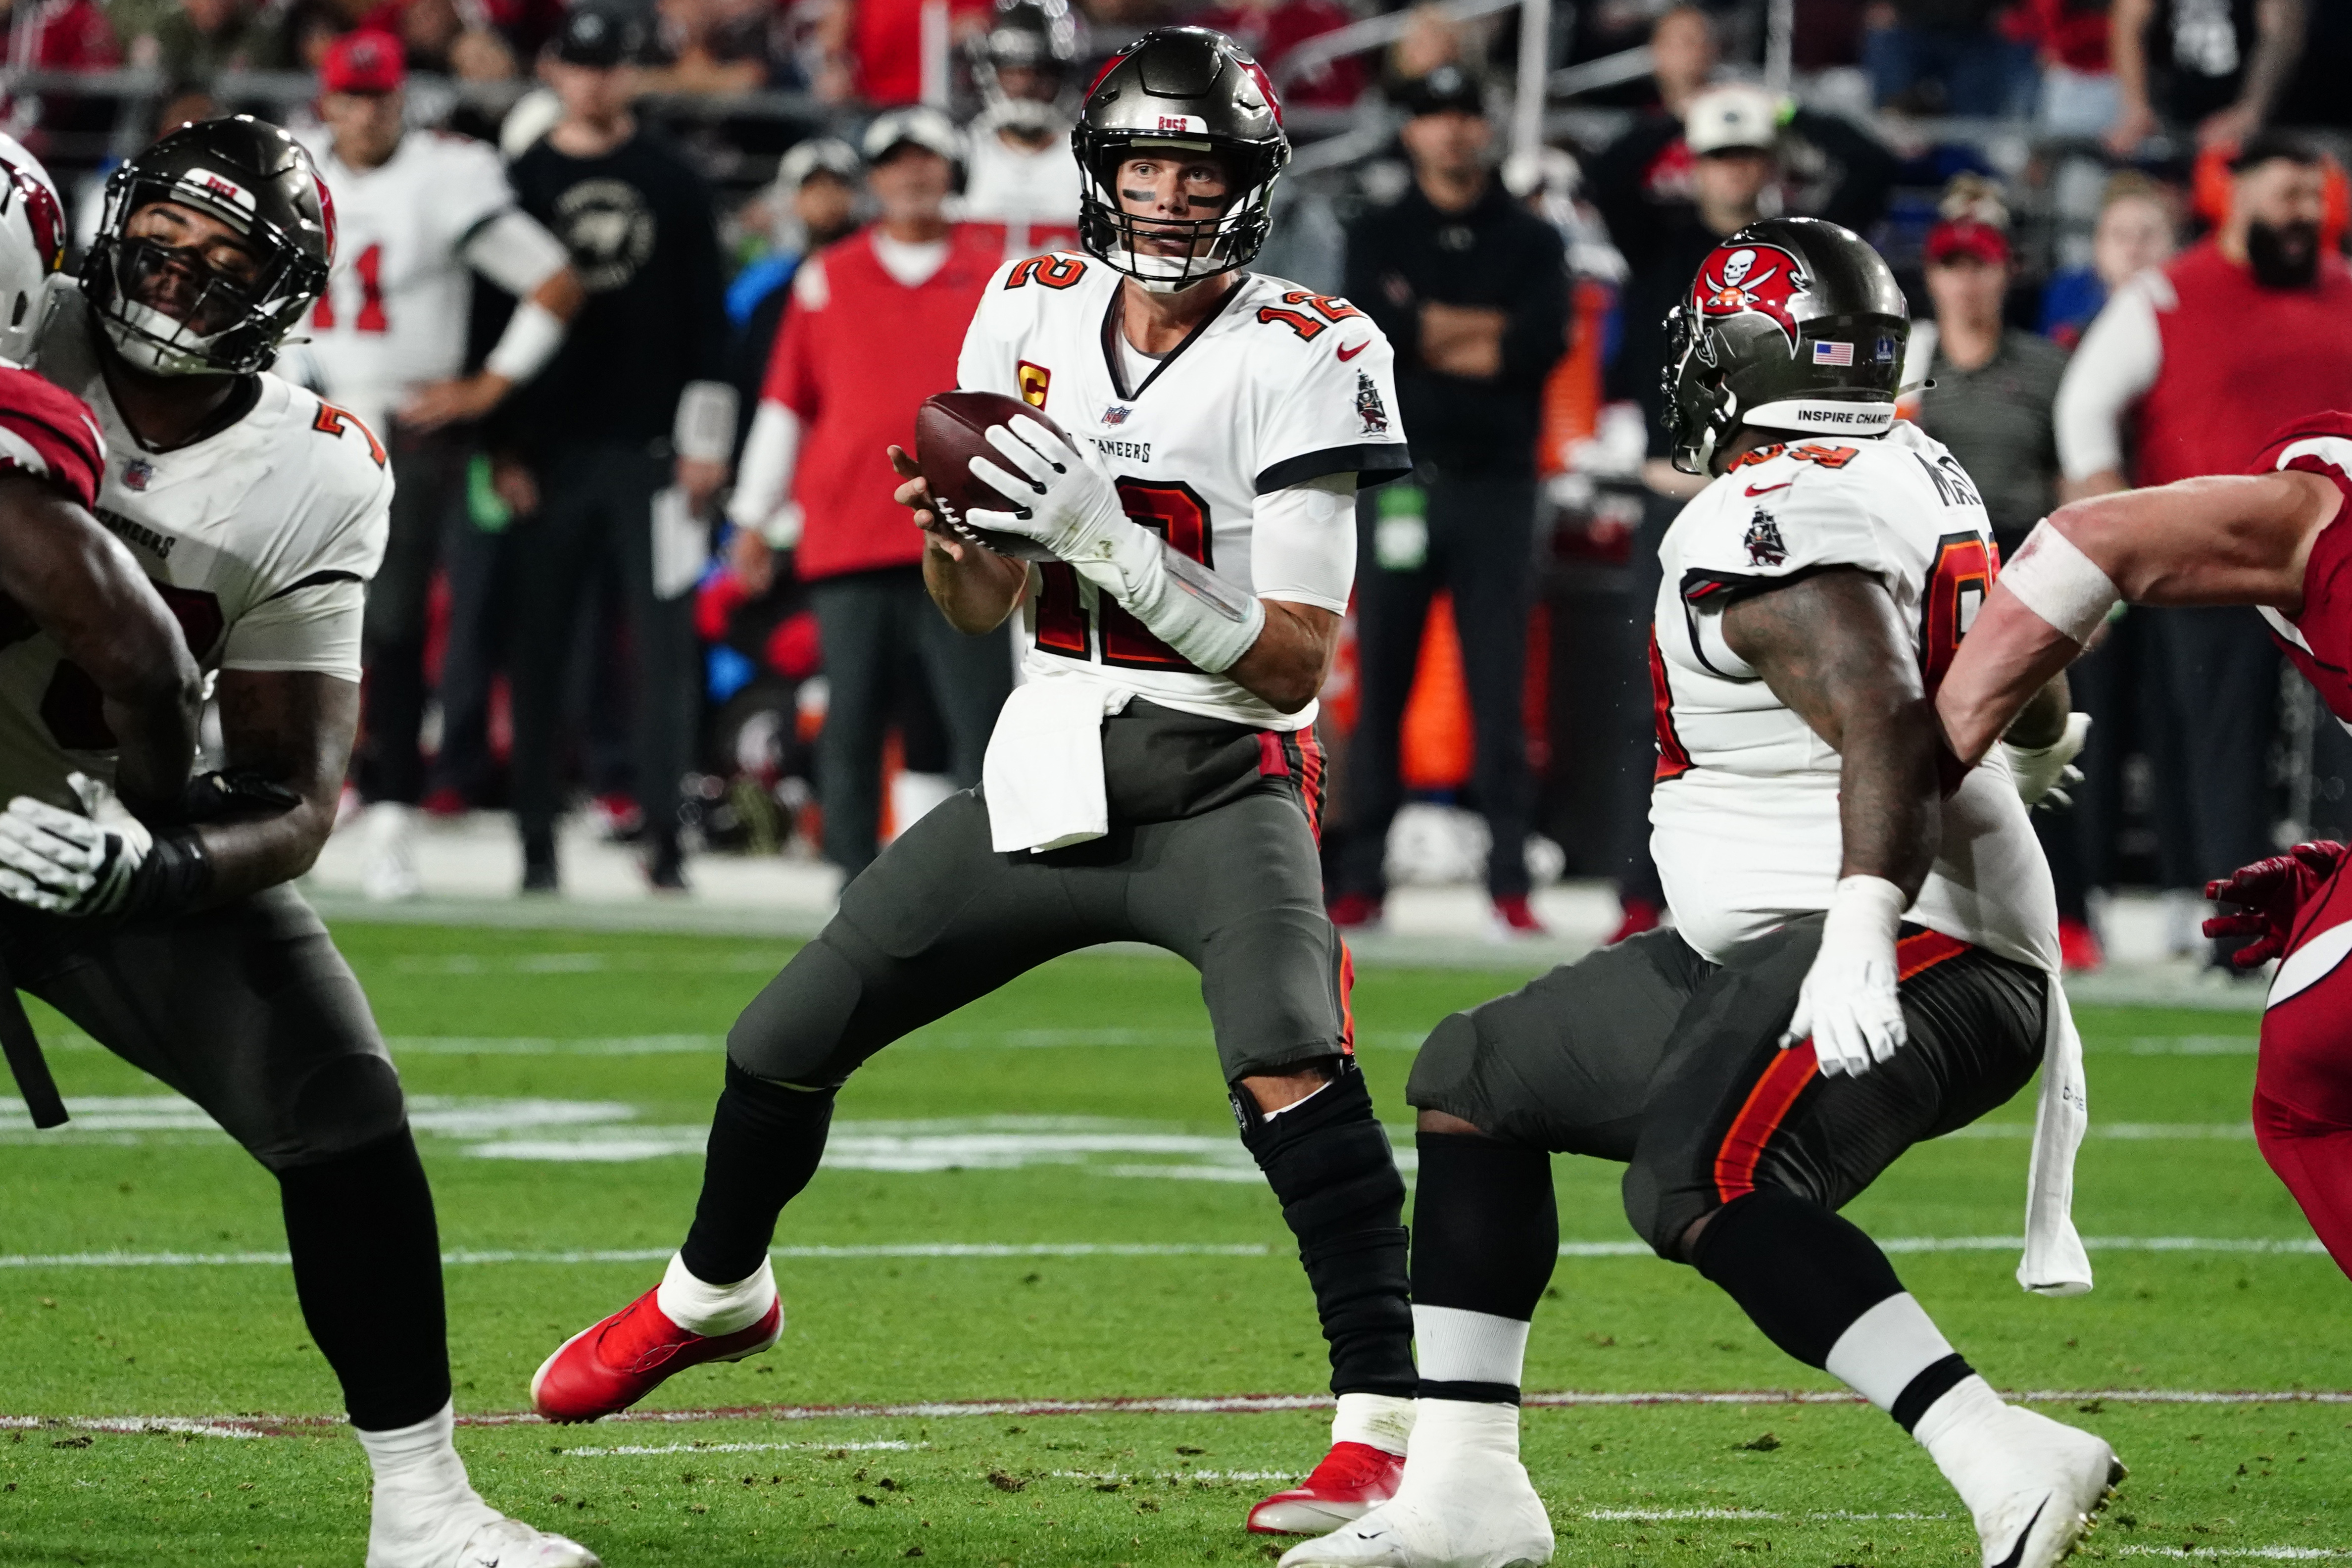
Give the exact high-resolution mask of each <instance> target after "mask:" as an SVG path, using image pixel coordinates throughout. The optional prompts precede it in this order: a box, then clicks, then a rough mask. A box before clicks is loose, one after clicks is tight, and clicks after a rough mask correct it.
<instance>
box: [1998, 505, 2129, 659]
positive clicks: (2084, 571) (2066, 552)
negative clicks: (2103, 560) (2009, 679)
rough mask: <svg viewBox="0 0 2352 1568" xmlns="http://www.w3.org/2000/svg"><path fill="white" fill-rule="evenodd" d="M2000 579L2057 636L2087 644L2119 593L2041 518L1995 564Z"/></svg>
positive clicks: (2067, 541)
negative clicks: (2010, 552)
mask: <svg viewBox="0 0 2352 1568" xmlns="http://www.w3.org/2000/svg"><path fill="white" fill-rule="evenodd" d="M2000 585H2001V586H2002V587H2005V588H2007V589H2008V590H2009V591H2010V592H2011V594H2012V595H2016V598H2017V602H2018V603H2019V604H2021V605H2024V606H2025V607H2026V608H2027V609H2029V610H2032V612H2033V613H2034V614H2035V615H2037V616H2041V617H2042V619H2043V620H2045V621H2047V622H2049V623H2050V625H2051V626H2053V628H2055V629H2056V630H2057V632H2058V634H2059V636H2061V637H2066V638H2068V639H2070V640H2072V641H2074V642H2076V643H2085V644H2087V643H2088V642H2089V641H2090V640H2091V634H2092V633H2093V632H2095V631H2097V630H2098V629H2099V625H2100V623H2101V622H2103V621H2105V619H2106V618H2107V612H2108V611H2109V610H2112V609H2114V608H2115V605H2116V600H2117V599H2119V598H2121V597H2122V596H2123V595H2121V594H2119V593H2117V592H2116V584H2115V581H2114V579H2112V578H2110V577H2109V576H2108V575H2107V574H2105V572H2103V571H2101V570H2100V569H2099V565H2098V563H2096V562H2095V561H2093V560H2092V559H2091V558H2090V557H2089V556H2087V555H2085V554H2084V553H2083V552H2082V549H2081V547H2080V546H2078V545H2076V544H2075V542H2074V541H2073V540H2071V539H2069V538H2067V537H2066V536H2065V535H2064V534H2063V533H2061V532H2059V531H2058V530H2056V529H2054V528H2053V527H2051V526H2050V521H2049V519H2047V518H2044V519H2043V520H2042V521H2040V522H2038V523H2036V524H2034V527H2033V531H2032V533H2029V534H2027V535H2026V536H2025V542H2024V543H2023V544H2021V545H2019V546H2018V548H2017V554H2016V555H2015V557H2013V558H2012V559H2011V560H2010V561H2009V562H2008V563H2005V564H2004V565H2003V566H2002V567H2001V569H2000Z"/></svg>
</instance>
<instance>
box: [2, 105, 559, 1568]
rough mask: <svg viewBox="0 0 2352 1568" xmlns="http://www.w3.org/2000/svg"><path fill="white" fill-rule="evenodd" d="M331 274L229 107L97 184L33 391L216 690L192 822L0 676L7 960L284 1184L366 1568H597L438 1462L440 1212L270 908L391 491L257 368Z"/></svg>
mask: <svg viewBox="0 0 2352 1568" xmlns="http://www.w3.org/2000/svg"><path fill="white" fill-rule="evenodd" d="M333 251H334V235H333V232H332V226H331V216H330V212H329V209H328V208H327V206H326V205H325V203H324V202H323V200H322V190H321V187H320V184H319V180H318V175H317V172H316V170H315V169H314V168H313V166H312V164H311V163H310V158H309V156H308V155H307V154H306V153H304V152H303V151H302V149H301V148H300V147H299V145H298V144H297V143H296V142H294V141H293V139H292V138H291V137H289V136H288V135H287V134H286V133H285V132H283V131H281V130H279V129H278V127H276V126H274V125H268V124H265V123H263V122H261V121H257V120H254V119H252V118H250V117H249V116H244V115H240V116H237V117H236V118H235V119H224V120H210V121H203V122H202V123H199V124H195V125H191V126H186V127H184V128H183V129H181V130H179V131H176V132H173V133H172V134H171V135H169V136H166V137H164V138H163V140H162V141H160V142H156V143H155V144H154V145H153V146H152V147H150V148H148V149H147V150H146V151H145V152H143V153H140V154H139V155H138V156H136V157H134V158H132V159H131V161H130V162H128V163H125V164H123V165H122V166H121V168H119V169H117V170H116V171H115V173H114V174H112V175H111V176H110V178H109V180H108V182H107V188H106V205H105V209H104V212H103V215H102V216H101V217H100V231H99V237H98V238H97V240H96V242H95V243H94V244H93V245H92V246H91V247H90V252H89V259H88V260H87V262H86V263H85V265H84V267H83V269H82V275H81V288H80V290H79V294H78V295H68V296H65V297H63V298H61V299H60V300H58V309H57V310H55V311H54V312H53V313H52V315H51V317H50V319H49V321H48V324H47V329H46V331H45V333H44V336H43V338H42V342H41V345H40V350H39V354H38V359H37V368H38V369H39V370H40V371H41V373H42V374H44V375H46V376H47V377H48V378H50V379H51V380H53V381H55V382H56V383H58V384H59V385H61V386H63V387H65V388H67V389H68V390H69V391H71V392H74V393H77V394H79V395H80V396H81V397H83V398H84V399H85V400H86V401H87V402H88V403H89V406H90V408H91V409H92V410H94V411H95V413H96V415H97V417H98V421H99V425H100V428H101V429H102V430H103V431H104V433H105V437H106V447H107V448H108V449H109V452H110V455H109V456H107V457H106V458H103V459H101V460H102V461H103V462H104V464H105V468H104V481H103V484H102V487H101V488H100V491H99V500H100V505H99V507H98V512H99V516H100V519H101V520H102V521H105V522H106V524H107V525H108V527H109V528H110V529H111V530H112V531H114V533H115V534H116V535H117V536H118V537H119V538H121V540H122V541H123V542H125V543H126V544H128V545H129V546H130V548H131V552H132V553H133V555H134V556H135V557H136V559H137V560H138V563H139V564H140V565H141V566H142V567H143V568H144V569H145V571H146V573H147V574H148V576H149V577H151V578H152V580H153V582H154V585H155V588H156V591H157V592H158V593H160V594H161V595H162V596H163V601H164V602H165V603H166V604H167V605H170V607H171V609H172V611H173V614H174V615H175V616H177V617H178V619H179V622H180V625H181V627H182V629H183V631H184V634H185V637H186V639H187V642H188V646H189V647H190V649H191V650H192V651H193V652H194V655H195V658H196V662H197V663H198V664H199V665H200V666H201V667H202V668H204V669H205V670H206V671H207V672H216V675H217V685H216V687H215V698H216V700H217V701H218V703H219V711H220V723H221V739H222V747H223V752H224V753H225V755H224V763H225V766H224V771H223V772H222V773H217V774H208V775H206V776H205V779H203V780H200V781H198V782H199V783H200V784H205V785H206V786H207V788H206V791H205V793H207V794H209V795H211V796H212V797H213V801H214V809H213V810H212V811H211V812H210V813H208V814H207V815H206V816H205V820H204V822H203V823H202V825H201V826H189V825H186V824H184V823H183V824H176V825H175V824H173V823H171V822H169V821H167V820H166V821H158V822H156V823H155V824H153V825H152V826H145V825H141V824H137V823H131V824H122V825H115V824H106V825H101V824H100V822H97V821H94V820H92V818H91V817H90V816H89V815H87V812H88V809H89V808H88V806H87V805H85V803H84V802H83V800H82V799H81V797H80V795H79V792H78V791H77V790H76V789H75V788H74V787H73V782H74V776H75V775H76V774H77V773H79V774H88V775H91V776H94V777H96V778H99V779H101V780H103V779H107V778H110V777H113V778H120V777H121V774H120V771H119V765H118V763H117V760H116V737H115V736H114V734H113V733H112V732H111V731H110V728H109V726H108V724H107V722H106V716H105V714H104V713H103V712H102V711H101V710H100V708H99V706H98V704H97V703H96V701H95V696H96V694H95V692H93V691H92V690H91V689H90V687H89V680H88V678H86V677H85V676H84V675H83V673H82V672H81V671H80V670H79V669H78V668H75V667H74V666H73V665H72V664H70V663H68V662H66V661H65V659H64V658H62V656H61V650H60V649H59V647H58V646H57V645H56V644H55V643H53V642H52V641H50V640H49V639H48V638H47V637H32V638H30V639H28V640H25V641H20V642H17V643H16V644H15V645H13V646H11V647H8V648H6V649H5V652H0V722H5V726H6V729H7V732H8V735H9V743H8V744H7V745H6V746H5V747H0V793H5V794H7V795H10V796H12V797H14V798H12V799H11V800H10V802H9V805H8V808H7V809H6V811H5V812H0V859H5V862H6V863H7V865H8V866H9V868H11V869H12V870H13V871H14V872H15V873H16V875H15V876H13V877H10V878H6V879H0V895H5V898H6V899H7V900H11V901H10V903H9V904H8V905H7V906H5V912H0V952H5V961H6V964H7V967H8V969H9V971H10V972H11V973H12V975H13V976H14V978H15V979H16V982H17V984H20V985H22V986H23V987H24V988H25V989H26V990H29V991H31V992H33V993H34V994H37V995H38V996H40V997H41V998H42V999H43V1000H45V1001H47V1002H48V1003H49V1004H50V1005H53V1006H55V1007H56V1008H58V1011H60V1012H62V1013H64V1014H65V1015H66V1016H68V1017H69V1018H71V1019H73V1020H74V1022H75V1023H76V1024H77V1025H79V1026H80V1027H81V1028H82V1029H84V1030H86V1031H87V1032H88V1033H89V1034H90V1035H91V1036H92V1037H95V1038H96V1039H98V1040H99V1041H100V1042H101V1043H102V1044H104V1045H105V1046H106V1047H108V1048H109V1049H110V1050H112V1051H114V1052H115V1053H116V1054H117V1055H119V1056H121V1057H122V1058H124V1059H125V1060H127V1061H130V1062H131V1063H133V1064H135V1065H137V1066H138V1067H140V1068H144V1069H145V1070H146V1071H148V1072H151V1073H152V1074H154V1075H155V1076H156V1077H157V1078H159V1079H163V1081H164V1082H165V1083H167V1084H169V1085H171V1086H172V1087H173V1089H178V1090H179V1091H180V1092H181V1093H183V1094H185V1095H186V1096H188V1098H189V1099H191V1100H194V1101H195V1102H196V1103H197V1104H199V1105H201V1106H203V1107H204V1108H205V1110H206V1111H207V1112H209V1113H210V1114H211V1115H212V1117H213V1118H214V1120H215V1121H218V1122H219V1123H220V1125H221V1126H222V1127H223V1128H224V1129H225V1130H226V1131H228V1132H229V1134H230V1135H231V1136H233V1137H235V1138H236V1140H237V1141H238V1142H240V1143H242V1144H243V1145H244V1146H245V1147H246V1148H247V1150H248V1151H249V1152H251V1153H252V1154H253V1155H254V1157H255V1158H256V1159H257V1160H259V1161H260V1162H261V1163H262V1164H263V1165H264V1166H266V1167H267V1168H268V1170H269V1171H270V1173H272V1174H273V1175H275V1176H276V1177H277V1178H278V1186H279V1190H280V1193H281V1195H282V1198H283V1201H284V1205H285V1213H286V1239H287V1247H288V1250H289V1252H290V1253H291V1254H292V1257H293V1265H294V1282H295V1289H296V1292H297V1294H298V1295H299V1298H300V1300H301V1304H302V1313H303V1321H305V1323H306V1324H308V1326H309V1327H310V1335H311V1338H312V1339H313V1340H314V1341H316V1342H317V1343H318V1346H319V1349H320V1352H322V1353H323V1354H324V1356H325V1357H326V1360H327V1363H328V1364H329V1365H330V1366H331V1367H332V1368H333V1369H334V1372H335V1374H336V1377H337V1378H338V1380H339V1381H340V1382H341V1384H342V1390H343V1397H344V1403H345V1405H346V1406H347V1407H348V1409H349V1411H350V1414H351V1420H352V1427H353V1428H354V1430H355V1432H356V1434H357V1436H358V1437H359V1440H360V1444H361V1446H362V1448H364V1449H365V1450H366V1453H367V1456H368V1461H369V1464H370V1466H371V1468H373V1477H374V1498H373V1507H372V1513H371V1520H370V1525H369V1532H368V1552H367V1563H368V1568H593V1564H594V1563H595V1562H596V1559H595V1557H594V1556H593V1555H592V1554H591V1553H590V1552H587V1551H586V1550H585V1549H583V1548H582V1547H580V1546H578V1545H576V1544H574V1543H573V1542H569V1541H566V1540H564V1539H562V1537H560V1536H553V1535H545V1534H541V1532H540V1531H536V1530H533V1529H532V1528H531V1527H530V1526H529V1525H527V1524H524V1523H521V1522H520V1521H516V1520H510V1519H506V1518H503V1517H501V1516H500V1515H499V1512H498V1510H495V1509H492V1508H490V1507H489V1506H488V1504H486V1503H484V1502H483V1501H482V1500H481V1499H480V1498H479V1497H478V1496H477V1495H476V1494H475V1492H474V1491H473V1489H472V1488H471V1487H470V1486H468V1485H467V1480H466V1472H465V1467H464V1465H463V1463H462V1462H461V1461H460V1460H459V1458H458V1457H457V1449H456V1448H455V1447H453V1446H452V1444H451V1442H450V1431H451V1426H452V1415H451V1407H450V1388H449V1361H448V1350H447V1345H446V1340H445V1337H444V1332H443V1329H444V1323H445V1317H444V1308H443V1303H442V1297H441V1268H440V1247H439V1243H438V1239H437V1237H436V1230H435V1226H434V1218H433V1197H432V1194H431V1192H430V1191H429V1190H428V1189H427V1187H426V1185H425V1171H424V1167H423V1166H422V1165H421V1164H420V1163H418V1161H417V1156H416V1144H415V1139H414V1138H413V1137H412V1136H411V1134H410V1132H409V1128H408V1122H407V1118H406V1114H405V1111H404V1106H403V1102H402V1098H401V1091H400V1081H399V1078H398V1076H397V1075H396V1074H395V1073H394V1070H393V1065H392V1061H391V1058H389V1057H388V1056H387V1055H386V1054H385V1051H384V1047H383V1039H382V1038H381V1037H380V1036H379V1035H378V1034H377V1032H376V1026H375V1021H374V1019H373V1017H371V1016H370V1015H369V1012H368V1006H367V1002H366V999H365V997H363V996H362V994H361V992H360V987H359V984H358V982H357V981H356V980H354V979H353V978H352V973H351V970H350V969H349V968H348V967H347V966H346V965H345V964H344V963H343V961H342V959H341V955H339V954H338V953H337V952H335V950H334V947H333V944H332V943H331V942H330V941H329V939H328V936H327V932H326V929H325V927H324V926H322V925H321V924H320V921H319V918H318V917H317V916H316V915H315V914H313V913H311V911H310V908H309V906H307V905H306V904H305V903H304V902H303V901H302V900H301V898H300V897H299V895H297V894H296V892H295V891H294V889H292V888H291V887H290V886H289V885H288V884H289V881H290V879H293V878H294V877H297V876H299V875H300V874H301V873H302V872H303V871H304V870H305V869H307V868H309V867H310V863H311V862H312V860H314V859H315V858H317V856H318V853H319V847H320V845H321V844H322V843H323V842H324V841H325V839H326V837H327V833H328V830H329V827H330V826H331V824H332V822H333V819H334V809H335V799H336V795H337V794H338V792H339V791H340V789H341V783H342V777H343V769H344V764H345V762H346V760H347V759H348V757H349V755H350V752H351V745H352V731H353V729H354V727H355V724H356V721H357V718H358V712H359V679H360V664H359V645H360V622H361V612H362V601H363V597H364V595H365V592H366V584H367V579H368V577H369V576H370V574H373V572H374V570H375V567H376V563H377V561H378V560H379V559H380V558H381V556H382V554H383V539H384V512H385V508H386V505H387V502H388V501H389V500H390V491H391V479H390V477H389V476H388V475H387V474H386V473H385V471H384V454H383V450H382V448H381V447H378V446H377V445H376V441H375V437H373V435H371V434H370V433H369V432H368V430H367V428H366V426H363V425H362V424H361V423H360V422H359V421H358V420H357V419H356V418H354V417H353V416H352V415H350V414H348V413H346V412H345V411H344V410H342V409H341V408H338V407H336V406H335V405H332V404H328V403H323V402H321V401H320V399H318V398H317V397H315V396H313V395H311V394H310V393H308V392H306V391H303V390H302V389H301V388H299V387H298V386H296V385H294V384H291V383H289V382H287V381H284V380H281V379H279V378H278V377H277V376H274V375H270V374H267V373H266V371H265V370H264V369H263V367H264V366H265V365H266V364H267V363H268V362H269V359H270V357H271V355H272V353H274V352H275V350H276V348H277V346H278V341H279V339H280V338H281V337H282V336H283V335H284V334H285V333H286V332H287V331H289V329H290V328H292V327H293V326H294V325H295V324H296V323H297V322H298V321H300V320H301V318H302V316H303V314H304V313H305V312H306V311H307V310H309V309H310V304H311V301H312V300H314V299H316V298H317V295H318V292H319V289H320V286H321V285H322V284H323V283H324V282H325V280H326V278H327V273H328V267H329V264H330V261H331V258H332V255H333Z"/></svg>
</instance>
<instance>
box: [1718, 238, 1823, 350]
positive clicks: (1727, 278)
mask: <svg viewBox="0 0 2352 1568" xmlns="http://www.w3.org/2000/svg"><path fill="white" fill-rule="evenodd" d="M1811 286H1812V279H1810V278H1808V277H1807V276H1806V275H1805V268H1804V263H1802V262H1801V261H1799V260H1798V259H1797V258H1796V257H1795V256H1794V255H1792V254H1791V253H1790V252H1789V251H1786V250H1783V249H1781V248H1780V247H1779V246H1777V245H1747V244H1740V245H1718V246H1717V247H1715V252H1714V254H1713V255H1711V256H1709V257H1708V258H1706V265H1705V266H1704V267H1701V268H1699V269H1698V280H1697V281H1696V282H1695V283H1693V284H1692V285H1691V296H1692V302H1693V303H1695V304H1696V305H1697V306H1698V310H1699V314H1700V315H1701V316H1704V317H1707V318H1710V319H1711V318H1715V317H1718V316H1737V315H1738V314H1740V313H1741V312H1742V311H1748V310H1752V311H1754V312H1755V313H1756V314H1758V315H1759V316H1769V317H1770V318H1771V319H1772V320H1773V321H1775V322H1777V323H1778V324H1779V325H1780V330H1781V331H1783V332H1785V333H1787V334H1788V338H1789V352H1790V353H1792V354H1793V353H1796V352H1797V318H1796V317H1795V316H1793V315H1791V314H1790V311H1789V300H1790V298H1792V297H1793V296H1795V295H1798V294H1801V293H1803V292H1804V291H1805V290H1806V289H1809V288H1811Z"/></svg>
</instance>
